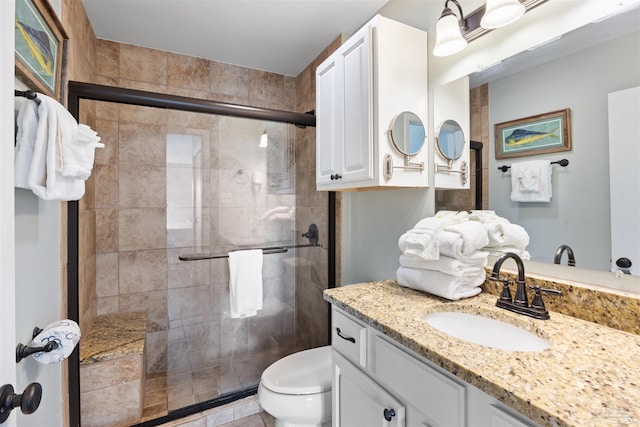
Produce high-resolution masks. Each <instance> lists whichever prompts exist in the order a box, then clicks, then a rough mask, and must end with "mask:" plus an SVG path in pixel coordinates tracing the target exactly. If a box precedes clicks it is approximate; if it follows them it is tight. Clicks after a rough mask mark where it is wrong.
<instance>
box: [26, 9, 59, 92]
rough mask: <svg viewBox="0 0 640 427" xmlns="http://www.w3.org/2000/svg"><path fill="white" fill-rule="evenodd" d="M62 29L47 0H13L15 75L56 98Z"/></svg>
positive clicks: (30, 85)
mask: <svg viewBox="0 0 640 427" xmlns="http://www.w3.org/2000/svg"><path fill="white" fill-rule="evenodd" d="M66 37H67V36H66V33H65V31H64V29H63V28H62V24H61V23H60V21H59V20H58V18H57V16H56V13H55V11H54V10H53V8H52V7H51V5H50V4H49V2H48V1H47V0H16V19H15V53H16V61H15V62H16V76H17V77H18V78H19V79H20V80H22V81H23V82H24V83H25V84H26V85H27V86H29V89H32V90H36V91H39V92H42V93H44V94H46V95H49V96H51V97H52V98H55V99H57V100H60V97H61V90H60V84H61V76H62V64H63V59H64V58H63V54H64V52H63V51H64V40H65V39H66Z"/></svg>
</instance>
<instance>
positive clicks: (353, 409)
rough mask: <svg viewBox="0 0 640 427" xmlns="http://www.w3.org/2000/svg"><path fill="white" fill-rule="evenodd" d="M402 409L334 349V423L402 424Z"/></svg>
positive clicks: (360, 426) (338, 426)
mask: <svg viewBox="0 0 640 427" xmlns="http://www.w3.org/2000/svg"><path fill="white" fill-rule="evenodd" d="M404 425H405V408H404V406H403V405H402V404H401V403H400V402H399V401H398V400H396V399H395V398H394V397H393V396H391V395H390V394H389V393H387V392H386V391H385V390H384V389H383V388H382V387H380V386H379V385H378V384H377V383H376V382H374V381H373V380H371V379H370V378H369V377H368V376H367V375H365V374H364V372H362V371H361V370H359V369H358V368H356V367H355V366H354V365H353V364H351V362H348V361H347V360H346V359H345V358H343V357H342V356H341V355H340V354H339V353H337V352H336V351H334V352H333V426H334V427H376V426H382V427H388V426H394V427H401V426H404Z"/></svg>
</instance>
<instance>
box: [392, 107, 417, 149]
mask: <svg viewBox="0 0 640 427" xmlns="http://www.w3.org/2000/svg"><path fill="white" fill-rule="evenodd" d="M389 137H390V138H391V142H393V145H394V146H395V147H396V149H397V150H398V151H399V152H401V153H402V154H404V155H405V156H415V155H416V154H418V152H419V151H420V150H421V149H422V146H423V145H424V140H425V137H426V134H425V131H424V125H423V124H422V120H420V117H418V116H417V115H416V114H414V113H411V112H409V111H403V112H402V113H400V114H398V115H397V116H395V117H394V118H393V120H392V121H391V127H390V128H389Z"/></svg>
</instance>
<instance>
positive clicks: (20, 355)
mask: <svg viewBox="0 0 640 427" xmlns="http://www.w3.org/2000/svg"><path fill="white" fill-rule="evenodd" d="M40 332H42V329H40V328H38V327H37V326H36V327H35V328H33V335H32V338H35V337H37V336H38V334H39V333H40ZM57 348H58V343H57V342H55V341H49V342H48V343H47V344H45V345H44V346H42V347H31V346H26V345H24V344H22V343H18V345H17V346H16V363H20V361H21V360H22V359H24V358H26V357H29V356H31V355H32V354H35V353H40V352H45V353H49V352H51V351H53V350H55V349H57Z"/></svg>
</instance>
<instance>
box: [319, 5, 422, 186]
mask: <svg viewBox="0 0 640 427" xmlns="http://www.w3.org/2000/svg"><path fill="white" fill-rule="evenodd" d="M426 51H427V33H425V32H424V31H421V30H418V29H416V28H413V27H410V26H407V25H405V24H401V23H399V22H396V21H393V20H390V19H387V18H384V17H382V16H380V15H377V16H375V17H374V18H373V19H372V20H371V21H369V22H368V23H367V24H365V25H364V26H363V27H362V28H361V29H360V30H358V31H357V32H356V33H355V34H354V35H353V36H352V37H351V38H349V40H348V41H347V42H345V43H344V44H343V45H342V46H341V47H340V48H338V50H336V52H334V53H333V54H332V55H331V56H330V57H329V58H327V59H326V60H325V61H324V62H323V63H322V64H320V66H318V68H317V69H316V116H317V124H316V132H317V138H316V139H317V141H316V184H317V188H318V190H344V189H353V188H362V187H384V186H400V187H418V186H427V185H428V174H427V154H428V150H427V145H428V144H427V143H426V141H427V140H428V138H425V144H424V147H423V149H422V150H421V151H420V152H419V153H418V154H417V155H415V156H413V157H412V159H411V161H412V162H415V163H420V162H422V163H423V164H424V169H423V170H421V171H420V170H414V169H400V168H398V169H394V170H393V176H392V178H391V179H385V174H384V173H383V172H384V167H385V165H384V164H383V158H384V156H385V155H386V154H389V155H391V156H392V161H393V164H394V165H398V166H400V165H403V164H404V156H403V155H402V154H401V153H399V152H398V151H397V150H396V149H395V148H394V146H393V144H392V143H391V141H390V140H389V138H388V129H389V126H390V124H391V122H392V120H393V118H394V117H395V116H396V115H398V114H400V113H401V112H403V111H410V112H413V113H414V114H416V115H417V116H418V117H419V118H420V120H421V121H422V123H423V125H424V127H425V128H427V101H428V100H427V55H426V54H425V52H426Z"/></svg>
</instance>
